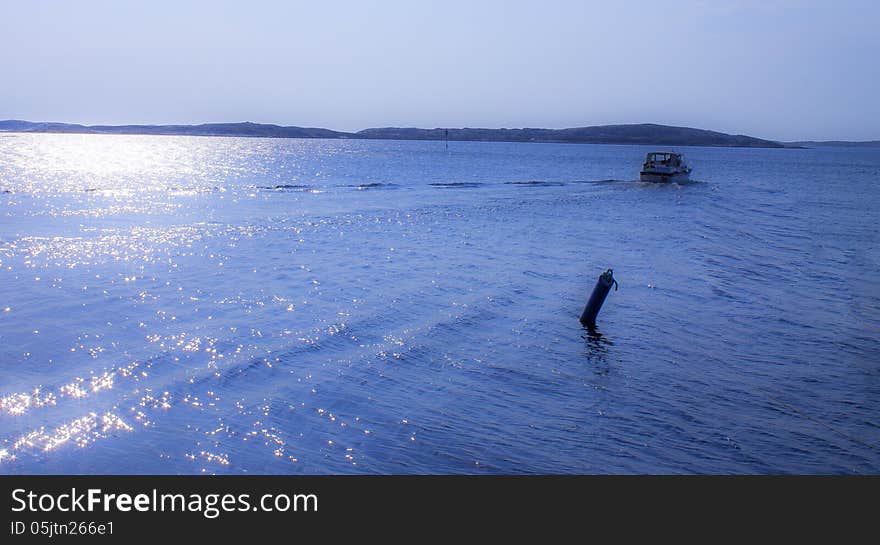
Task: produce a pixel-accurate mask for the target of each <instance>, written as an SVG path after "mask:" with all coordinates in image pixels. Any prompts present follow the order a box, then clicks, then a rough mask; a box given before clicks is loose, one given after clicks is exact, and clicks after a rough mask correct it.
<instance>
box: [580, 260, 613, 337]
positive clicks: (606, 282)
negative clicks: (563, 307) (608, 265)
mask: <svg viewBox="0 0 880 545" xmlns="http://www.w3.org/2000/svg"><path fill="white" fill-rule="evenodd" d="M611 286H614V291H617V280H615V279H614V271H612V270H611V269H608V270H606V271H605V272H603V273H602V274H600V275H599V280H597V281H596V287H595V288H593V293H592V294H591V295H590V300H589V301H587V306H586V307H584V313H583V314H581V323H582V324H583V325H584V327H588V328H590V329H595V327H596V316H597V315H598V314H599V310H600V309H601V308H602V304H603V303H604V302H605V298H606V297H608V292H609V291H611Z"/></svg>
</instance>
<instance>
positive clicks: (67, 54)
mask: <svg viewBox="0 0 880 545" xmlns="http://www.w3.org/2000/svg"><path fill="white" fill-rule="evenodd" d="M0 36H2V43H3V46H2V47H0V119H26V120H30V121H61V122H71V123H84V124H130V123H149V124H158V123H163V124H164V123H203V122H235V121H253V122H259V123H276V124H280V125H298V126H310V127H326V128H330V129H335V130H360V129H364V128H367V127H385V126H406V127H413V126H418V127H464V126H468V127H490V128H497V127H548V128H562V127H578V126H588V125H603V124H615V123H643V122H645V123H662V124H669V125H680V126H690V127H698V128H705V129H711V130H718V131H722V132H728V133H735V134H748V135H752V136H757V137H762V138H770V139H774V140H806V139H819V140H828V139H846V140H873V139H880V2H872V1H855V0H850V1H847V0H839V1H836V2H832V1H828V2H815V1H810V0H802V1H796V0H791V1H772V0H764V1H744V0H743V1H735V0H730V1H723V2H716V1H707V0H663V1H656V0H654V1H635V0H633V1H619V2H592V1H587V0H572V1H567V0H540V1H538V0H535V1H517V0H508V1H496V0H468V1H459V0H442V1H434V0H407V1H395V0H388V1H370V0H360V1H341V0H322V1H317V0H308V1H298V0H248V1H242V0H236V1H227V0H210V1H205V2H203V1H187V0H149V1H145V2H137V1H128V2H122V1H93V0H77V1H75V2H70V1H40V0H30V1H20V0H0Z"/></svg>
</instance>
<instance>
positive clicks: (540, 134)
mask: <svg viewBox="0 0 880 545" xmlns="http://www.w3.org/2000/svg"><path fill="white" fill-rule="evenodd" d="M0 131H7V132H49V133H80V134H161V135H187V136H252V137H267V138H356V139H382V140H443V139H444V138H446V135H447V131H448V136H449V140H468V141H478V142H557V143H570V144H650V145H656V146H723V147H751V148H782V147H796V146H791V145H789V146H786V145H784V144H781V143H779V142H774V141H771V140H763V139H761V138H755V137H752V136H745V135H741V134H736V135H732V134H725V133H722V132H715V131H707V130H703V129H692V128H689V127H671V126H668V125H656V124H652V123H643V124H638V125H602V126H596V127H577V128H572V129H529V128H526V129H478V128H463V129H443V128H436V129H418V128H399V127H386V128H374V129H364V130H362V131H359V132H356V133H348V132H339V131H332V130H329V129H321V128H307V127H283V126H280V125H268V124H261V123H205V124H202V125H76V124H69V123H34V122H31V121H18V120H7V121H0Z"/></svg>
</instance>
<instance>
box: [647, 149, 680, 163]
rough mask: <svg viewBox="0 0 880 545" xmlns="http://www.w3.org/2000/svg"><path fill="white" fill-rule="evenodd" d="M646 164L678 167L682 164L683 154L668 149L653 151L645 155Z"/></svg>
mask: <svg viewBox="0 0 880 545" xmlns="http://www.w3.org/2000/svg"><path fill="white" fill-rule="evenodd" d="M645 165H646V166H655V165H656V166H660V165H662V166H670V167H677V166H679V165H681V154H679V153H672V152H667V151H652V152H651V153H649V154H648V155H647V156H645Z"/></svg>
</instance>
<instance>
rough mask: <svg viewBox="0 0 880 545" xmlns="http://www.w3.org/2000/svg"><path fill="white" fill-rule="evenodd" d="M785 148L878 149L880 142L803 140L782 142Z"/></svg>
mask: <svg viewBox="0 0 880 545" xmlns="http://www.w3.org/2000/svg"><path fill="white" fill-rule="evenodd" d="M784 144H785V146H786V147H800V148H826V147H827V148H880V140H862V141H858V142H848V141H846V140H821V141H820V140H804V141H802V142H784Z"/></svg>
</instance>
